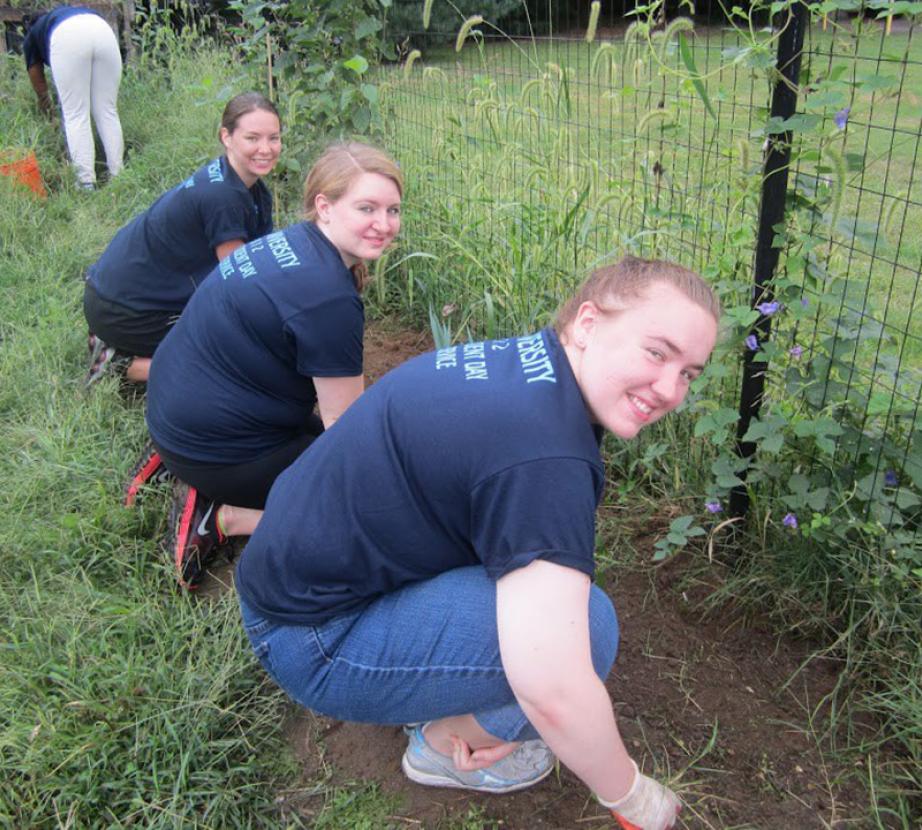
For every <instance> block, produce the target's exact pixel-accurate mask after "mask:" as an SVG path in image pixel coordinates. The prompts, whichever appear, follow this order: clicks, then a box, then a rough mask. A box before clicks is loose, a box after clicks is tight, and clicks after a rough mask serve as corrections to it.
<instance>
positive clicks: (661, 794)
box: [599, 762, 682, 830]
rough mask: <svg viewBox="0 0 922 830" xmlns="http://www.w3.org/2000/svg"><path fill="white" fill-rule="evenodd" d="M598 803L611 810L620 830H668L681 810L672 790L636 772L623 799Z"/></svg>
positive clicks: (680, 804)
mask: <svg viewBox="0 0 922 830" xmlns="http://www.w3.org/2000/svg"><path fill="white" fill-rule="evenodd" d="M632 763H633V762H632ZM635 768H636V766H635ZM599 801H600V803H601V804H603V805H604V806H605V807H608V809H609V810H611V814H612V815H613V816H614V817H615V818H616V819H617V821H618V823H619V824H620V825H621V826H622V827H623V828H624V830H669V828H670V827H673V826H674V825H675V821H676V816H677V815H678V814H679V810H681V809H682V802H681V801H680V800H679V797H678V796H677V795H676V794H675V793H674V792H673V791H672V790H670V789H669V788H668V787H664V786H663V785H662V784H660V783H659V782H658V781H654V780H653V779H652V778H649V777H647V776H646V775H642V774H641V773H640V772H639V771H638V772H637V774H636V776H635V777H634V783H633V784H632V785H631V789H630V790H629V791H628V793H627V795H625V796H624V797H623V798H619V799H618V800H617V801H602V800H601V799H599Z"/></svg>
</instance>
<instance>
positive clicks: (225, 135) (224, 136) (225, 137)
mask: <svg viewBox="0 0 922 830" xmlns="http://www.w3.org/2000/svg"><path fill="white" fill-rule="evenodd" d="M218 138H220V139H221V143H222V144H223V145H224V149H225V150H226V149H227V142H228V141H230V131H229V130H228V129H227V127H221V130H220V132H219V133H218Z"/></svg>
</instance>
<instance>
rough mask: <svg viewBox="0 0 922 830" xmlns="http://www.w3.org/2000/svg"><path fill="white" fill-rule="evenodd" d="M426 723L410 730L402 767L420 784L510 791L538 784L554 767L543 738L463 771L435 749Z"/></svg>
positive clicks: (550, 753) (494, 791) (497, 791)
mask: <svg viewBox="0 0 922 830" xmlns="http://www.w3.org/2000/svg"><path fill="white" fill-rule="evenodd" d="M423 728H424V725H423V724H420V725H418V726H415V727H414V728H413V729H412V730H411V731H410V732H409V735H410V743H409V744H408V745H407V751H406V752H404V753H403V763H402V766H403V771H404V773H406V776H407V778H409V779H410V780H411V781H415V782H416V783H417V784H426V785H428V786H430V787H454V788H456V789H462V790H477V791H478V792H482V793H511V792H514V791H515V790H524V789H525V788H526V787H530V786H531V785H532V784H537V783H538V782H539V781H541V780H542V779H544V778H546V777H547V776H548V775H550V773H551V770H552V769H554V763H555V758H554V753H553V752H551V751H550V749H548V747H547V744H546V743H544V741H523V742H522V743H521V744H520V745H519V746H518V748H517V749H516V750H515V751H514V752H512V753H510V754H509V755H507V756H506V757H505V758H503V759H502V760H501V761H497V762H496V763H495V764H492V765H491V766H489V767H485V768H484V769H478V770H474V771H473V772H462V771H461V770H459V769H455V765H454V762H453V761H452V760H451V757H450V756H448V755H442V753H440V752H436V751H435V750H434V749H433V748H432V747H431V746H429V744H428V743H427V742H426V739H425V738H424V737H423Z"/></svg>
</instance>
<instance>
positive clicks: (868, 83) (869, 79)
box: [858, 75, 900, 92]
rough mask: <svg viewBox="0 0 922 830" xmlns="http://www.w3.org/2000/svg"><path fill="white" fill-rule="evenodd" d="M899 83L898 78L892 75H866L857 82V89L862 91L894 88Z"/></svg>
mask: <svg viewBox="0 0 922 830" xmlns="http://www.w3.org/2000/svg"><path fill="white" fill-rule="evenodd" d="M899 83H900V80H899V78H896V77H894V76H893V75H868V76H866V77H864V78H862V79H861V80H860V81H859V82H858V89H860V90H861V91H862V92H879V91H880V90H884V89H895V88H896V87H898V86H899Z"/></svg>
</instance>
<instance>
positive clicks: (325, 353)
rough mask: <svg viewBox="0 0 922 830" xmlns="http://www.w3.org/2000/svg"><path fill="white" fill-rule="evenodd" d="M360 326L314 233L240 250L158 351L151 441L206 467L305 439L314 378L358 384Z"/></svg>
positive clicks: (337, 267)
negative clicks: (302, 435) (352, 380)
mask: <svg viewBox="0 0 922 830" xmlns="http://www.w3.org/2000/svg"><path fill="white" fill-rule="evenodd" d="M364 328H365V311H364V307H363V305H362V300H361V298H360V297H359V294H358V291H357V290H356V287H355V281H354V279H353V276H352V272H351V271H349V269H348V268H346V266H345V265H344V264H343V260H342V257H341V256H340V255H339V252H338V251H337V250H336V248H335V247H334V246H333V244H332V243H331V242H330V241H329V240H328V239H327V238H326V237H325V236H324V235H323V234H322V233H321V232H320V230H319V229H318V228H317V226H316V225H314V224H313V223H311V222H305V223H299V224H297V225H292V226H291V227H289V228H286V229H285V230H283V231H278V232H276V233H273V234H269V235H268V236H264V237H262V238H261V239H256V240H254V241H253V242H250V243H249V244H247V245H245V246H243V247H241V248H238V249H237V250H236V251H234V252H233V253H232V254H231V255H230V256H228V257H226V258H225V259H223V260H222V261H221V263H220V265H219V266H218V267H217V268H216V269H215V270H214V271H213V272H212V273H211V274H210V275H209V276H208V278H207V279H206V280H205V281H204V282H203V283H202V285H201V287H200V288H199V289H198V291H196V292H195V294H194V295H193V296H192V299H191V300H190V301H189V304H188V305H187V306H186V310H185V311H184V312H183V314H182V317H180V319H179V321H178V322H177V323H176V325H174V326H173V328H172V329H171V330H170V332H169V333H168V334H167V336H166V337H165V338H164V340H163V342H161V344H160V345H159V346H158V347H157V351H156V352H155V354H154V359H153V362H152V364H151V370H150V378H149V380H148V384H147V387H148V388H147V424H148V427H149V429H150V434H151V437H152V438H153V439H154V441H155V442H156V443H157V444H158V445H159V446H161V447H162V448H163V449H165V450H166V451H167V452H172V453H174V454H176V455H179V456H183V457H185V458H189V459H192V460H196V461H202V462H206V463H214V464H241V463H244V462H247V461H252V460H255V459H257V458H260V457H261V456H263V455H265V454H266V453H268V452H271V451H272V450H274V449H276V448H278V447H279V446H281V445H283V444H285V443H286V442H288V441H289V440H291V438H292V437H293V436H295V435H297V434H298V433H300V432H302V431H303V429H304V425H305V422H306V421H307V419H308V417H309V416H310V414H311V412H312V411H313V408H314V404H315V403H316V400H317V395H316V392H315V391H314V383H313V378H315V377H354V376H356V375H360V374H362V340H363V334H364Z"/></svg>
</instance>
